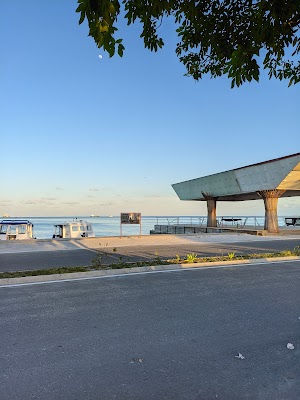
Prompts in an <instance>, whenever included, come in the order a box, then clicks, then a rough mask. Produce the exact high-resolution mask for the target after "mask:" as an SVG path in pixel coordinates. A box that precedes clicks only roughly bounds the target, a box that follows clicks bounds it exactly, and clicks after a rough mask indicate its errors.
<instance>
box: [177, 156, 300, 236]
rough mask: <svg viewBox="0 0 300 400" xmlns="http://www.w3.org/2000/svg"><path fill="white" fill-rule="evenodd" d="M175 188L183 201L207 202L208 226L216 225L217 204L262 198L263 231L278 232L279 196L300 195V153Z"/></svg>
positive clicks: (198, 179)
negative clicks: (263, 209)
mask: <svg viewBox="0 0 300 400" xmlns="http://www.w3.org/2000/svg"><path fill="white" fill-rule="evenodd" d="M172 187H173V189H174V190H175V192H176V194H177V195H178V197H179V199H180V200H190V201H193V200H194V201H206V203H207V226H208V227H216V226H217V214H216V210H217V202H218V201H244V200H257V199H263V201H264V206H265V227H264V229H265V230H267V231H268V232H269V233H278V231H279V228H278V217H277V205H278V199H279V197H293V196H300V153H296V154H292V155H288V156H285V157H280V158H276V159H273V160H268V161H263V162H260V163H257V164H253V165H248V166H245V167H241V168H236V169H232V170H229V171H224V172H219V173H217V174H213V175H209V176H204V177H202V178H196V179H191V180H188V181H185V182H180V183H175V184H173V185H172ZM299 214H300V210H299ZM299 216H300V215H299Z"/></svg>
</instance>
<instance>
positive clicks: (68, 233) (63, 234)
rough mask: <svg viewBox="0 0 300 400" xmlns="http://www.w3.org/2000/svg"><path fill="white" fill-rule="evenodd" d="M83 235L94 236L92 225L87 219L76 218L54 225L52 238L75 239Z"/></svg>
mask: <svg viewBox="0 0 300 400" xmlns="http://www.w3.org/2000/svg"><path fill="white" fill-rule="evenodd" d="M83 237H95V234H94V231H93V228H92V225H91V224H90V223H89V222H87V221H83V220H82V219H80V220H77V219H76V220H75V221H72V222H65V223H63V224H56V225H54V235H53V239H76V238H83Z"/></svg>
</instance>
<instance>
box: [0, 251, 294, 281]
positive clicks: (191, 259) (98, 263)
mask: <svg viewBox="0 0 300 400" xmlns="http://www.w3.org/2000/svg"><path fill="white" fill-rule="evenodd" d="M290 256H298V257H299V256H300V246H297V247H295V248H294V250H284V251H279V252H275V253H250V254H240V255H236V254H235V253H233V252H232V253H228V255H227V256H224V255H222V256H215V257H198V256H197V254H195V253H192V254H187V255H186V257H185V258H181V257H179V256H178V255H176V257H175V258H174V259H170V260H161V259H160V258H159V257H156V258H155V259H153V260H150V261H138V262H122V261H121V260H120V261H119V262H118V263H115V264H109V265H105V264H103V263H102V257H99V256H98V257H97V256H96V257H95V258H94V259H93V260H92V265H90V266H87V267H84V266H81V267H61V268H49V269H38V270H34V271H16V272H0V279H7V278H22V277H25V276H40V275H54V274H67V273H74V272H87V271H99V270H109V269H122V268H138V267H147V266H152V265H170V264H191V263H206V262H217V261H233V260H253V259H257V258H278V257H290Z"/></svg>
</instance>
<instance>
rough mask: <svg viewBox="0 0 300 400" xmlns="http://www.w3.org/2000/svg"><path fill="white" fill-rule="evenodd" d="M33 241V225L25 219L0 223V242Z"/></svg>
mask: <svg viewBox="0 0 300 400" xmlns="http://www.w3.org/2000/svg"><path fill="white" fill-rule="evenodd" d="M24 239H34V237H33V224H32V223H31V222H30V221H28V220H27V219H6V220H2V221H1V222H0V240H24Z"/></svg>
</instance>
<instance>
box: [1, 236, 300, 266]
mask: <svg viewBox="0 0 300 400" xmlns="http://www.w3.org/2000/svg"><path fill="white" fill-rule="evenodd" d="M299 245H300V241H299V239H284V240H278V239H277V240H272V239H270V240H268V241H266V240H264V241H259V240H258V241H251V242H246V241H243V242H234V243H227V244H224V243H205V244H203V243H201V244H185V245H176V246H175V245H159V246H154V245H151V246H128V247H120V248H119V249H117V251H116V252H114V251H113V248H109V247H108V248H106V249H105V252H102V262H103V264H111V263H117V262H120V261H122V262H127V261H149V260H153V259H155V258H157V257H160V258H161V259H169V258H175V257H176V255H177V254H178V255H180V256H181V257H185V256H186V255H187V254H189V253H197V254H198V256H216V255H227V254H228V253H231V252H235V253H236V254H237V255H238V254H243V253H268V252H276V251H281V250H293V249H294V248H295V247H296V246H299ZM96 254H97V253H96V252H95V250H88V249H87V250H61V251H39V252H26V253H25V252H24V253H4V254H0V272H11V271H25V270H36V269H47V268H55V267H71V266H87V265H91V262H92V259H93V258H94V257H95V256H96Z"/></svg>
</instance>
